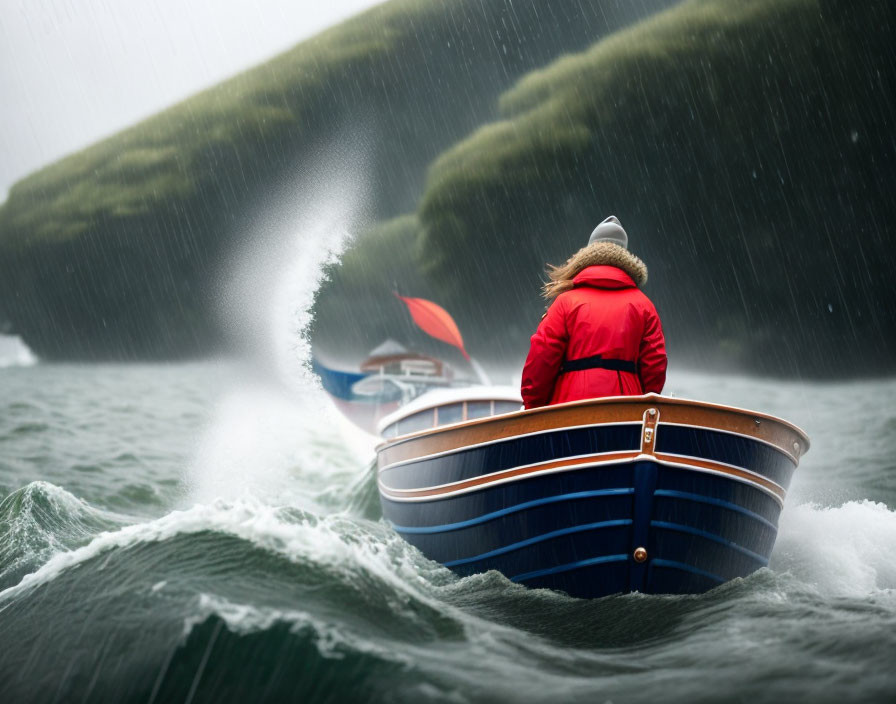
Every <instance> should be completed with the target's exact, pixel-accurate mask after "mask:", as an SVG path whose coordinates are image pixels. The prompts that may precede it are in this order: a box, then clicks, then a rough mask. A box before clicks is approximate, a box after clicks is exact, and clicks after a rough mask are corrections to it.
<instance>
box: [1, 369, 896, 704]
mask: <svg viewBox="0 0 896 704" xmlns="http://www.w3.org/2000/svg"><path fill="white" fill-rule="evenodd" d="M668 388H669V389H671V390H672V391H674V392H675V393H676V394H677V395H680V396H687V397H692V398H701V399H705V400H711V401H719V402H727V403H732V404H734V405H739V406H744V407H749V408H755V409H758V410H763V411H767V412H771V413H774V414H777V415H781V416H783V417H785V418H787V419H789V420H791V421H793V422H795V423H797V424H799V425H801V426H803V427H804V428H805V429H806V430H807V431H808V433H809V434H810V436H811V438H812V441H813V445H812V449H811V451H810V452H809V454H808V455H807V456H806V457H805V458H804V460H803V463H802V465H801V466H800V468H799V470H798V471H797V474H796V476H795V479H794V484H793V486H792V491H791V493H790V496H789V498H788V502H787V505H786V507H785V510H784V513H783V517H782V525H781V529H780V534H779V538H778V543H777V546H776V548H775V552H774V555H773V558H772V561H771V566H770V568H769V569H764V570H761V571H759V572H757V573H756V574H754V575H753V576H751V577H750V578H748V579H745V580H738V581H735V582H733V583H729V584H727V585H724V586H722V587H720V588H718V589H716V590H714V591H712V592H710V593H708V594H706V595H702V596H694V597H645V596H641V595H629V596H619V597H610V598H607V599H602V600H597V601H578V600H574V599H570V598H567V597H565V596H563V595H560V594H557V593H552V592H546V591H534V590H527V589H525V588H523V587H521V586H518V585H514V584H511V583H510V582H508V581H507V580H506V579H504V578H503V577H501V576H500V575H498V574H495V573H489V574H484V575H478V576H474V577H470V578H467V579H458V578H456V577H455V576H453V575H452V574H451V573H450V572H448V571H447V570H445V569H443V568H440V567H439V566H438V565H436V564H434V563H432V562H429V561H428V560H426V559H425V558H423V557H422V556H421V555H420V554H419V553H417V552H416V551H415V550H413V549H412V548H410V547H409V546H407V545H406V544H405V543H403V542H402V541H401V540H400V539H399V538H398V537H397V536H396V535H395V534H394V533H392V532H391V531H390V530H389V529H388V528H387V527H386V526H385V525H384V524H383V523H382V521H381V519H380V511H379V505H378V500H377V497H376V489H375V485H374V484H373V481H372V475H371V474H370V469H369V468H370V461H371V459H372V457H373V454H372V447H373V442H372V440H371V439H369V438H366V437H365V436H362V435H360V434H358V433H356V432H355V431H353V430H351V429H350V428H348V427H347V426H346V424H345V423H343V422H342V421H341V420H340V419H339V418H338V417H336V416H335V415H334V413H333V412H330V411H327V410H324V411H322V410H321V408H322V407H325V404H324V402H323V399H322V398H321V396H320V395H319V392H317V391H316V390H314V389H313V388H311V387H303V386H301V385H299V386H293V387H292V389H291V390H288V391H287V390H286V389H284V388H283V387H282V386H280V385H278V384H276V383H274V382H272V381H271V380H269V379H265V378H263V377H260V376H257V375H253V374H252V373H250V371H249V369H248V368H246V367H242V366H240V365H239V364H237V363H232V362H203V363H198V362H197V363H191V364H180V365H165V366H163V365H133V366H115V365H94V366H88V365H83V366H81V365H55V364H54V365H50V364H37V365H34V366H11V367H7V368H4V369H0V496H4V497H5V499H4V500H3V502H2V504H0V589H2V590H3V591H2V592H0V653H2V655H0V692H3V694H2V695H0V699H2V700H3V701H10V702H11V701H42V702H44V701H46V702H50V701H66V702H68V701H72V702H75V701H143V702H150V701H152V702H169V701H193V702H197V701H215V702H220V701H250V700H252V701H255V700H259V701H261V700H264V701H290V700H295V701H306V700H313V701H347V700H350V701H365V700H373V701H397V702H403V701H414V702H416V701H449V702H463V701H500V700H513V701H530V702H541V701H548V700H551V701H582V702H585V701H587V702H594V701H598V702H601V701H610V700H611V701H613V702H626V701H652V702H655V701H663V702H694V701H723V700H724V701H728V700H738V701H748V702H778V701H783V700H786V699H798V700H809V699H812V700H816V701H842V700H851V701H887V700H889V701H893V700H894V698H896V674H894V671H893V663H894V655H896V551H894V548H896V512H894V508H896V404H894V402H893V400H892V399H893V398H896V381H893V380H888V381H867V382H859V383H841V384H824V385H822V384H808V383H791V384H788V383H781V382H778V381H763V380H753V379H737V378H725V377H709V376H703V375H697V374H683V373H680V374H678V375H677V376H676V375H673V376H672V378H671V381H670V384H669V387H668Z"/></svg>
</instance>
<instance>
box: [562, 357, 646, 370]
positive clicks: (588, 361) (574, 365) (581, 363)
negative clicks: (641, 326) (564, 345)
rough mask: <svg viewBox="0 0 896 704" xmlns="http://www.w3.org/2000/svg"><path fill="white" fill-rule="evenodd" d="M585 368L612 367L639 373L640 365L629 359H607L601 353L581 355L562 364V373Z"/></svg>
mask: <svg viewBox="0 0 896 704" xmlns="http://www.w3.org/2000/svg"><path fill="white" fill-rule="evenodd" d="M584 369H610V370H612V371H614V372H628V373H629V374H637V373H638V365H637V364H635V363H634V362H630V361H629V360H627V359H605V358H603V357H601V356H600V355H599V354H596V355H594V356H593V357H581V358H580V359H567V360H566V361H564V362H563V364H562V365H561V366H560V373H561V374H565V373H566V372H580V371H582V370H584Z"/></svg>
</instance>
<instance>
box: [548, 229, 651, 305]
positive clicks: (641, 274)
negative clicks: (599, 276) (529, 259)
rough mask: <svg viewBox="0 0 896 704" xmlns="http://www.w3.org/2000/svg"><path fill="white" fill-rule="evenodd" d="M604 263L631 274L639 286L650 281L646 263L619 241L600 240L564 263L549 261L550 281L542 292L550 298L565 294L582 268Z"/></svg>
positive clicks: (572, 285) (583, 248)
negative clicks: (619, 243)
mask: <svg viewBox="0 0 896 704" xmlns="http://www.w3.org/2000/svg"><path fill="white" fill-rule="evenodd" d="M601 264H604V265H608V266H615V267H617V268H619V269H622V270H623V271H624V272H625V273H626V274H628V275H629V276H631V277H632V279H633V280H634V282H635V284H636V285H638V286H643V285H644V284H646V283H647V265H646V264H644V262H642V261H641V260H640V259H638V257H636V256H635V255H634V254H632V253H631V252H629V251H628V250H627V249H625V248H623V247H620V246H619V245H618V244H614V243H613V242H607V241H601V242H593V243H592V244H589V245H587V246H585V247H582V248H581V249H580V250H579V251H578V252H576V253H575V254H573V255H572V256H571V257H570V258H569V259H567V260H566V264H563V265H562V266H555V265H553V264H548V268H547V275H548V279H549V281H546V282H545V284H544V286H543V287H542V290H541V295H542V296H544V297H545V298H546V299H548V300H553V299H555V298H556V297H557V296H559V295H560V294H561V293H565V292H566V291H569V290H570V289H571V288H573V287H574V286H575V284H574V283H573V279H575V278H576V276H578V275H579V274H580V273H581V271H582V270H583V269H585V268H586V267H589V266H596V265H601Z"/></svg>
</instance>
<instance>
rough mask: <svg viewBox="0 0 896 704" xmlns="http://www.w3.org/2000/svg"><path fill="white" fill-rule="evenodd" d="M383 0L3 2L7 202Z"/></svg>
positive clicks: (2, 132) (1, 120) (1, 85)
mask: <svg viewBox="0 0 896 704" xmlns="http://www.w3.org/2000/svg"><path fill="white" fill-rule="evenodd" d="M381 1H382V0H0V201H2V200H5V198H6V193H7V191H8V189H9V187H10V186H11V185H12V184H13V183H14V182H15V181H17V180H19V179H20V178H22V177H23V176H25V175H27V174H28V173H30V172H31V171H34V170H35V169H37V168H39V167H41V166H43V165H45V164H49V163H51V162H53V161H55V160H56V159H58V158H59V157H61V156H63V155H65V154H69V153H71V152H73V151H76V150H78V149H80V148H82V147H85V146H87V145H88V144H91V143H92V142H95V141H97V140H99V139H101V138H103V137H105V136H107V135H109V134H112V133H113V132H116V131H117V130H119V129H121V128H122V127H126V126H127V125H131V124H133V123H134V122H137V121H138V120H140V119H142V118H144V117H146V116H148V115H151V114H153V113H155V112H157V111H158V110H160V109H161V108H164V107H166V106H168V105H171V104H172V103H174V102H177V101H178V100H180V99H181V98H184V97H186V96H188V95H191V94H193V93H195V92H197V91H198V90H200V89H202V88H205V87H207V86H209V85H213V84H215V83H217V82H219V81H220V80H222V79H224V78H226V77H228V76H231V75H233V74H234V73H237V72H239V71H240V70H242V69H244V68H248V67H250V66H253V65H255V64H257V63H260V62H262V61H264V60H265V59H267V58H269V57H271V56H273V55H275V54H278V53H280V52H281V51H283V50H285V49H288V48H289V47H291V46H293V45H294V44H296V43H297V42H299V41H301V40H302V39H305V38H307V37H309V36H312V35H314V34H316V33H318V32H319V31H321V30H322V29H324V28H326V27H328V26H330V25H332V24H336V23H338V22H339V21H340V20H343V19H345V18H347V17H350V16H351V15H354V14H356V13H357V12H360V11H361V10H363V9H365V8H367V7H370V6H372V5H376V4H379V2H381Z"/></svg>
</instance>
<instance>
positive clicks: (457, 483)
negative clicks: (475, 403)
mask: <svg viewBox="0 0 896 704" xmlns="http://www.w3.org/2000/svg"><path fill="white" fill-rule="evenodd" d="M807 449H808V438H806V436H805V434H804V433H803V432H802V431H800V430H799V429H798V428H796V427H794V426H792V425H790V424H788V423H786V422H784V421H780V420H778V419H775V418H772V417H770V416H766V415H762V414H756V413H752V412H748V411H740V410H738V409H733V408H728V407H720V406H711V405H709V404H701V403H698V402H693V401H684V400H678V399H665V398H662V397H659V396H653V395H649V396H642V397H632V398H629V399H602V400H595V401H589V402H578V403H574V404H564V405H562V406H554V407H549V408H546V409H537V410H534V411H524V412H519V413H513V414H508V415H505V416H499V417H494V418H490V419H486V420H482V421H473V422H468V423H463V424H458V425H455V426H450V427H447V428H440V429H435V430H432V431H427V432H425V433H418V434H415V435H410V436H406V437H404V438H401V437H399V438H396V439H395V440H393V441H390V442H388V443H385V444H384V445H381V446H380V447H379V448H378V463H379V487H380V498H381V502H382V506H383V514H384V516H385V518H386V519H387V520H388V521H389V522H390V523H391V524H392V525H393V526H394V528H395V530H396V531H397V532H398V533H399V534H400V535H401V536H402V537H403V538H404V539H405V540H407V541H408V542H409V543H411V544H412V545H414V546H416V547H417V548H419V549H420V550H421V551H422V552H423V553H424V554H425V555H426V556H427V557H429V558H431V559H433V560H436V561H438V562H440V563H442V564H444V565H445V566H446V567H449V568H451V569H452V570H454V571H455V572H457V573H458V574H461V575H470V574H474V573H477V572H485V571H487V570H498V571H500V572H502V573H503V574H504V575H506V576H507V577H508V578H510V579H511V580H512V581H514V582H519V583H521V584H525V585H527V586H530V587H544V588H550V589H556V590H560V591H564V592H566V593H568V594H570V595H571V596H576V597H601V596H606V595H608V594H615V593H619V592H632V591H638V592H642V593H649V594H682V593H700V592H704V591H706V590H708V589H711V588H713V587H715V586H718V585H719V584H721V583H723V582H725V581H728V580H730V579H734V578H735V577H743V576H746V575H748V574H750V573H751V572H754V571H755V570H757V569H759V568H760V567H763V566H765V565H767V564H768V559H769V556H770V555H771V552H772V548H773V547H774V543H775V537H776V533H777V524H778V518H779V515H780V512H781V507H782V504H783V500H784V497H785V492H786V490H787V487H788V485H789V483H790V479H791V476H792V475H793V472H794V470H795V469H796V466H797V464H798V461H799V457H800V456H801V455H802V454H804V453H805V451H806V450H807Z"/></svg>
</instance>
